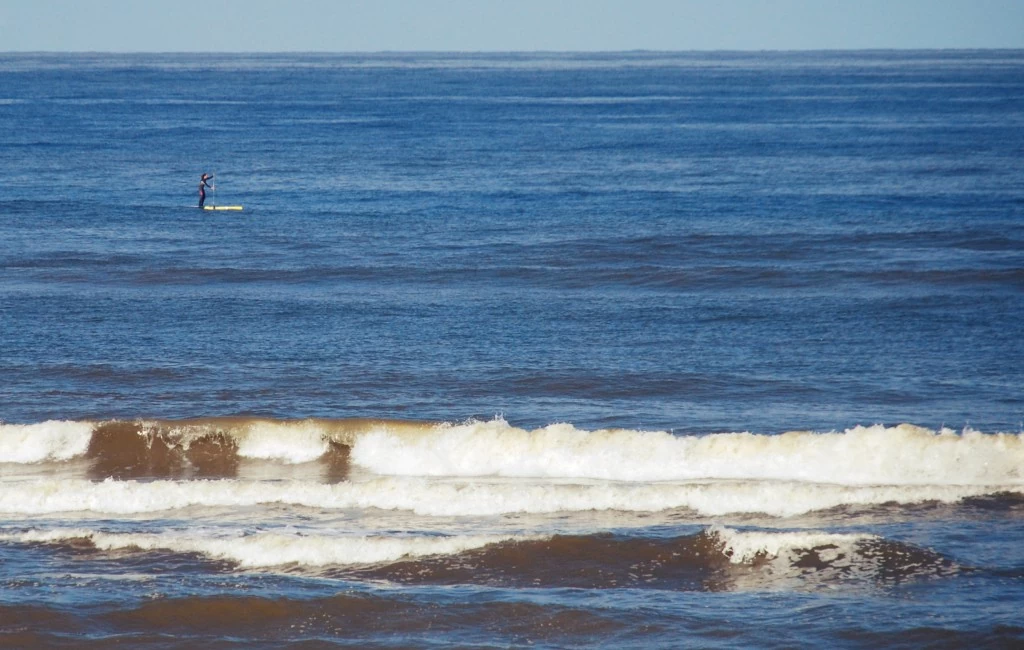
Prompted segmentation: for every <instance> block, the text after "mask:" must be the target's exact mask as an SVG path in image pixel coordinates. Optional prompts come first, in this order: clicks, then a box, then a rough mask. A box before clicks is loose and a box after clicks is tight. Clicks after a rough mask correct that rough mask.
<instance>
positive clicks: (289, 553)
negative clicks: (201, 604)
mask: <svg viewBox="0 0 1024 650" xmlns="http://www.w3.org/2000/svg"><path fill="white" fill-rule="evenodd" d="M517 539H528V538H525V537H514V536H486V535H469V536H449V537H445V536H420V537H414V536H409V537H381V536H360V537H341V536H329V535H298V534H286V533H271V532H267V533H256V534H252V535H242V536H233V537H208V536H202V535H196V534H190V533H185V532H166V533H110V532H103V531H97V530H90V529H87V528H58V529H49V530H29V531H22V532H17V533H3V534H0V540H4V541H9V542H20V543H44V544H59V543H65V542H69V541H73V540H86V541H88V542H89V543H90V544H92V545H93V546H95V547H96V548H98V549H100V550H108V551H109V550H123V549H138V550H141V551H155V550H164V551H171V552H173V553H200V554H202V555H204V556H206V557H209V558H211V559H216V560H227V561H230V562H235V563H237V564H238V565H239V566H240V567H243V568H261V567H274V566H283V565H292V564H294V565H300V566H308V567H323V566H333V565H356V564H377V563H381V562H394V561H397V560H401V559H404V558H415V557H423V556H429V555H454V554H457V553H461V552H463V551H468V550H471V549H475V548H480V547H483V546H486V545H488V544H496V543H500V542H505V541H512V540H517Z"/></svg>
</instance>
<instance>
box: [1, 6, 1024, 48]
mask: <svg viewBox="0 0 1024 650" xmlns="http://www.w3.org/2000/svg"><path fill="white" fill-rule="evenodd" d="M922 48H923V49H931V48H1024V0H200V1H199V2H188V1H187V0H0V51H6V52H25V51H60V52H66V51H93V52H296V51H301V52H314V51H316V52H380V51H459V52H494V51H538V50H544V51H580V52H592V51H623V50H664V51H686V50H818V49H922Z"/></svg>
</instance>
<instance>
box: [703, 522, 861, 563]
mask: <svg viewBox="0 0 1024 650" xmlns="http://www.w3.org/2000/svg"><path fill="white" fill-rule="evenodd" d="M707 533H708V535H710V536H712V537H714V538H716V539H717V540H718V541H719V542H720V543H721V550H722V554H723V555H725V556H726V557H727V558H729V561H730V562H731V563H733V564H749V563H751V562H754V561H755V560H759V559H766V560H774V559H779V558H781V559H785V560H792V559H795V558H794V555H795V554H797V553H799V552H801V551H807V550H810V549H814V548H820V547H835V548H834V549H832V553H831V554H832V555H833V556H840V555H843V554H845V555H846V556H851V555H852V554H853V552H854V550H855V547H856V545H857V544H858V543H860V542H865V541H868V540H873V539H879V538H878V537H876V536H875V535H863V534H849V533H824V532H818V531H793V532H778V531H738V530H734V529H732V528H727V527H725V526H712V527H711V528H709V529H708V531H707Z"/></svg>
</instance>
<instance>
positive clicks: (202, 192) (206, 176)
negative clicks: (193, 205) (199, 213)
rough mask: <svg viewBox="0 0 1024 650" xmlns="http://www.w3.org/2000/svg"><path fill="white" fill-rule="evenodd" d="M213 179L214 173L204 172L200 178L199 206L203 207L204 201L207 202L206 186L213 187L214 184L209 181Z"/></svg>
mask: <svg viewBox="0 0 1024 650" xmlns="http://www.w3.org/2000/svg"><path fill="white" fill-rule="evenodd" d="M212 180H213V174H203V177H202V178H200V179H199V207H200V208H201V207H203V203H206V188H210V189H211V190H212V189H213V185H210V184H209V183H208V182H207V181H212Z"/></svg>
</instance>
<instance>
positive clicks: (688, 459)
mask: <svg viewBox="0 0 1024 650" xmlns="http://www.w3.org/2000/svg"><path fill="white" fill-rule="evenodd" d="M351 457H352V460H353V461H354V462H355V463H357V464H358V465H360V466H362V467H364V468H366V469H368V470H370V471H372V472H375V473H377V474H385V475H405V476H452V477H455V476H507V477H532V478H540V477H544V478H594V479H604V480H616V481H644V482H648V481H681V480H696V479H741V480H742V479H746V480H749V479H756V480H779V481H794V480H795V481H807V482H815V483H837V484H843V485H876V484H881V485H944V484H954V485H994V484H1005V485H1020V484H1024V434H983V433H978V432H973V431H967V432H964V433H962V434H957V433H954V432H952V431H948V430H944V431H941V432H934V431H929V430H927V429H923V428H920V427H915V426H912V425H900V426H897V427H883V426H872V427H856V428H853V429H849V430H848V431H845V432H842V433H811V432H790V433H785V434H780V435H756V434H750V433H722V434H713V435H707V436H675V435H672V434H669V433H666V432H660V431H629V430H600V431H584V430H580V429H577V428H575V427H573V426H572V425H568V424H556V425H551V426H548V427H544V428H542V429H536V430H532V431H528V430H524V429H519V428H515V427H512V426H509V425H508V424H507V423H506V422H504V421H502V420H494V421H491V422H474V423H469V424H464V425H457V426H439V427H436V428H434V429H433V430H428V431H426V432H407V431H406V432H396V431H390V430H388V429H387V428H380V429H376V430H373V431H369V432H367V433H364V434H362V435H360V436H359V437H358V438H357V439H356V440H355V442H354V445H353V448H352V456H351Z"/></svg>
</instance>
